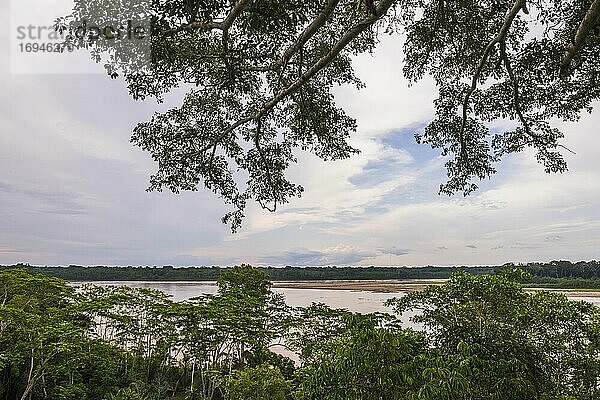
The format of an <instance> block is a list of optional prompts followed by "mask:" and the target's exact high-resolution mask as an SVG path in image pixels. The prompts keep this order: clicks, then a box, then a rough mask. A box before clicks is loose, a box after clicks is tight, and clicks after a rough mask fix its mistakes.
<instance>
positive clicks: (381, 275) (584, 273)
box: [0, 261, 600, 289]
mask: <svg viewBox="0 0 600 400" xmlns="http://www.w3.org/2000/svg"><path fill="white" fill-rule="evenodd" d="M10 268H23V269H26V270H28V271H30V272H35V273H42V274H47V275H50V276H54V277H57V278H61V279H65V280H69V281H216V280H217V279H218V278H219V276H220V274H221V270H222V268H220V267H216V266H213V267H183V268H173V267H172V266H163V267H122V268H115V267H106V266H94V267H83V266H78V265H70V266H68V267H39V266H31V265H28V264H18V265H12V266H0V271H2V270H3V269H4V270H5V269H10ZM513 268H520V269H523V270H525V271H526V272H528V273H529V274H530V275H531V276H530V278H529V279H527V280H526V281H524V282H523V284H524V285H525V286H530V287H531V286H536V287H546V288H565V289H570V288H572V289H600V262H598V261H580V262H577V263H572V262H570V261H552V262H549V263H529V264H514V263H510V264H505V265H502V266H480V267H464V266H463V267H460V266H456V267H443V266H427V267H419V268H414V267H335V266H329V267H290V266H288V267H285V268H275V267H263V268H258V269H260V270H261V271H262V272H264V273H266V274H267V276H268V277H269V279H270V280H272V281H305V280H367V279H374V280H386V279H448V278H449V277H450V275H452V274H453V273H455V272H460V271H462V272H469V273H471V274H476V275H479V274H498V273H502V271H503V270H505V269H513Z"/></svg>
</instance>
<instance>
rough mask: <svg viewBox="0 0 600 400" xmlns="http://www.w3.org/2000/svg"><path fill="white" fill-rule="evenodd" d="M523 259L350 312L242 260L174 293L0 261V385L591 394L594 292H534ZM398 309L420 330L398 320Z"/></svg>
mask: <svg viewBox="0 0 600 400" xmlns="http://www.w3.org/2000/svg"><path fill="white" fill-rule="evenodd" d="M524 274H526V273H525V272H524V271H522V270H510V273H508V272H507V271H505V272H503V273H499V274H496V275H472V274H468V273H464V272H457V273H455V274H453V275H452V276H451V277H450V279H449V280H448V281H447V282H445V283H444V284H442V285H432V286H428V287H427V288H426V289H425V290H423V291H421V292H414V293H411V294H408V295H406V296H404V297H400V298H397V299H393V300H390V301H389V302H388V306H390V313H376V314H357V313H351V312H349V311H347V310H340V309H332V308H329V307H328V306H326V305H324V304H312V305H311V306H309V307H302V308H292V307H289V306H288V305H286V304H285V302H284V298H283V297H282V295H281V294H277V293H274V292H273V291H272V290H271V283H270V281H269V278H268V276H267V275H266V273H265V272H264V270H259V269H256V268H252V267H250V266H240V267H234V268H228V269H223V270H221V275H220V277H219V279H218V282H217V285H218V291H217V293H216V294H214V295H203V296H200V297H197V298H194V299H190V300H187V301H183V302H175V301H173V300H172V299H170V298H169V296H167V295H166V294H164V293H162V292H160V291H156V290H150V289H137V288H131V287H127V286H108V287H107V286H94V285H84V286H81V287H79V288H77V289H76V288H74V287H73V286H71V285H69V284H68V283H67V282H66V281H63V280H60V279H58V278H54V277H49V276H47V275H42V274H34V273H31V272H28V271H27V270H24V269H4V270H1V271H0V399H2V400H14V399H17V400H164V399H173V400H382V399H386V400H387V399H395V400H440V399H452V400H455V399H456V400H490V399H511V400H593V399H598V398H600V381H599V380H598V377H599V376H600V308H598V307H596V306H594V305H593V304H591V303H586V302H576V301H570V300H568V299H567V298H566V297H565V296H564V295H561V294H556V293H549V292H543V291H540V292H535V293H527V292H525V291H524V290H523V288H522V286H521V284H519V283H518V281H517V280H518V279H522V278H523V276H524ZM407 311H410V312H411V313H412V314H413V315H414V314H415V312H416V314H417V317H414V320H415V322H419V323H421V324H422V325H423V326H424V327H425V329H424V330H422V331H416V330H412V329H407V328H405V327H403V325H402V322H401V319H400V316H401V315H402V314H403V313H405V312H407ZM282 348H285V349H287V352H281V351H279V352H277V353H276V352H274V351H273V350H274V349H282ZM292 355H295V356H294V357H292Z"/></svg>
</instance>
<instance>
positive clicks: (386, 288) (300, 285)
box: [273, 279, 600, 298]
mask: <svg viewBox="0 0 600 400" xmlns="http://www.w3.org/2000/svg"><path fill="white" fill-rule="evenodd" d="M443 282H444V280H443V279H432V280H385V281H377V280H371V281H369V280H365V281H348V280H323V281H276V282H273V287H276V288H292V289H328V290H357V291H369V292H376V293H398V292H405V293H408V292H416V291H420V290H423V289H424V288H425V286H427V285H439V284H441V283H443ZM526 290H528V291H537V290H548V291H551V292H555V293H563V294H565V295H567V296H569V297H597V298H600V292H599V291H595V292H588V291H585V290H579V289H572V290H571V289H538V288H527V289H526Z"/></svg>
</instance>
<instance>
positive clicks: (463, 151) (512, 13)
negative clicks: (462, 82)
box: [458, 0, 600, 162]
mask: <svg viewBox="0 0 600 400" xmlns="http://www.w3.org/2000/svg"><path fill="white" fill-rule="evenodd" d="M597 1H600V0H597ZM523 9H526V2H525V0H516V1H515V4H514V5H513V7H512V8H511V9H510V10H509V11H508V13H507V14H506V18H505V19H504V23H503V24H502V27H501V28H500V32H498V35H496V37H495V38H494V39H493V40H492V41H490V42H489V43H488V45H487V46H486V48H485V50H484V51H483V55H482V56H481V60H480V61H479V65H478V66H477V69H476V70H475V74H474V75H473V79H472V80H471V87H470V88H469V90H468V91H467V93H466V94H465V98H464V100H463V105H462V108H463V112H462V123H461V127H460V131H459V135H458V138H459V141H460V158H461V159H462V160H464V161H465V162H466V161H467V159H468V155H467V145H466V142H465V137H464V134H465V127H466V124H467V118H468V108H469V102H470V100H471V96H472V95H473V93H474V92H475V90H477V84H478V82H479V79H480V77H481V74H482V72H483V68H484V67H485V64H486V62H487V60H488V58H489V56H490V54H491V53H492V50H493V49H494V47H495V46H496V45H497V44H499V43H502V42H504V41H505V40H506V36H507V35H508V31H509V30H510V27H511V26H512V23H513V21H514V20H515V18H516V17H517V15H518V14H519V12H520V11H521V10H523Z"/></svg>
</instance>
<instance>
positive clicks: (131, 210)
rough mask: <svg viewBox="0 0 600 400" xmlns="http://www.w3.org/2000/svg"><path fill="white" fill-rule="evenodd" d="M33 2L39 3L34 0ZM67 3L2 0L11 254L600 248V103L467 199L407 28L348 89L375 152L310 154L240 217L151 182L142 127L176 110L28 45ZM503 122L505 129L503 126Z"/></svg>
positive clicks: (438, 258)
mask: <svg viewBox="0 0 600 400" xmlns="http://www.w3.org/2000/svg"><path fill="white" fill-rule="evenodd" d="M32 5H33V7H32ZM68 6H69V2H68V0H44V1H42V0H11V1H10V2H7V1H3V2H2V3H1V4H0V22H1V25H2V27H3V28H2V29H1V30H0V60H1V61H0V264H12V263H17V262H27V263H31V264H36V265H68V264H80V265H176V266H187V265H233V264H239V263H242V262H243V263H250V264H254V265H299V266H306V265H483V264H491V265H499V264H502V263H505V262H531V261H550V260H554V259H567V260H572V261H579V260H592V259H598V258H599V256H598V252H599V249H600V184H599V183H600V157H598V156H597V154H598V137H597V134H598V126H599V125H600V112H596V113H595V114H592V115H588V114H585V115H584V116H583V117H582V119H581V121H579V122H578V123H568V124H565V123H559V124H558V125H557V126H558V127H560V128H561V129H562V130H563V131H564V133H565V140H564V142H563V143H564V145H566V146H567V147H569V148H570V149H572V150H573V151H574V152H575V153H576V154H571V153H565V154H564V155H565V158H566V159H567V161H568V163H569V168H570V170H569V171H568V172H567V173H564V174H560V175H548V174H546V173H544V171H543V167H542V166H540V165H539V164H537V163H536V161H535V155H534V154H532V153H531V152H526V153H522V154H519V155H514V156H510V157H508V158H506V159H505V160H504V161H503V162H502V163H501V164H499V165H497V168H498V173H497V174H496V175H494V176H493V177H492V178H491V179H490V180H486V181H485V182H483V183H482V184H481V187H480V189H479V190H478V191H477V192H476V193H474V194H473V195H471V196H469V197H462V196H460V195H457V196H453V197H448V196H445V195H444V196H439V195H438V188H439V185H440V183H443V182H444V179H445V172H444V169H443V164H444V160H443V159H442V158H441V157H440V156H439V152H437V151H434V150H432V149H431V148H428V147H426V146H420V145H417V144H416V143H415V141H414V137H413V135H414V133H416V132H419V130H421V129H422V128H423V127H424V126H425V125H426V124H427V122H428V121H429V120H431V119H432V116H433V105H432V101H433V100H434V99H435V97H436V88H435V86H434V85H433V83H432V82H431V81H430V80H425V81H422V82H420V83H418V84H415V85H412V86H411V87H409V85H408V83H407V81H406V80H405V79H404V78H403V77H402V74H401V70H402V40H401V38H400V37H398V36H393V37H389V38H385V39H384V40H383V41H382V43H381V44H380V45H379V47H378V48H377V51H375V53H374V54H373V55H363V56H360V57H358V58H357V59H355V67H356V71H357V74H358V76H359V77H360V78H361V79H362V80H363V81H364V83H366V85H367V87H366V88H365V89H362V90H356V89H354V88H350V87H341V88H337V89H336V91H335V96H336V101H337V102H338V104H339V105H341V106H342V107H343V108H344V109H345V110H346V111H347V113H348V114H349V115H351V116H353V117H355V118H356V119H357V122H358V126H359V129H358V132H357V133H356V134H355V135H354V136H353V137H352V139H351V144H352V145H354V146H355V147H357V148H358V149H360V150H361V154H360V155H358V156H354V157H352V158H350V159H348V160H343V161H335V162H323V161H320V160H319V159H317V158H316V157H314V156H311V155H309V154H302V153H299V157H298V164H297V165H294V166H292V167H291V168H290V170H289V176H290V177H291V178H292V180H293V181H294V182H296V183H299V184H301V185H303V186H304V188H305V194H304V196H303V197H302V198H300V199H294V200H293V201H292V202H291V203H290V204H288V205H286V206H283V207H281V208H280V209H279V210H278V212H277V213H274V214H273V213H269V212H267V211H264V210H261V209H260V208H259V207H257V206H256V205H251V206H250V207H249V208H248V209H247V213H246V214H247V217H246V219H245V221H244V225H243V227H242V229H240V230H239V231H238V233H236V234H231V232H230V230H229V227H228V226H226V225H223V224H222V223H221V222H220V219H221V216H222V215H223V214H224V213H225V212H227V211H228V208H227V207H226V206H224V205H223V203H222V201H221V200H220V199H219V198H218V197H216V196H215V195H213V194H212V193H210V192H207V191H206V190H203V189H201V190H199V191H198V192H192V193H182V194H180V195H174V194H171V193H168V192H163V193H156V192H150V193H149V192H147V191H146V190H145V189H146V188H147V186H148V179H149V176H150V175H151V174H152V173H153V172H154V171H155V169H156V165H154V163H153V161H152V160H151V159H150V157H149V156H148V154H146V153H144V152H143V151H141V150H140V149H139V148H137V147H134V146H133V145H132V144H131V143H130V142H129V138H130V136H131V133H132V129H133V127H134V126H135V125H136V123H137V122H140V121H145V120H148V119H149V118H151V116H152V114H153V113H154V112H156V111H161V110H166V109H168V108H172V107H176V106H177V105H178V104H180V102H181V100H182V95H183V92H182V91H176V92H175V93H172V94H171V95H169V96H168V97H167V99H166V101H165V102H164V103H163V104H157V103H156V102H155V101H146V102H136V101H134V100H132V99H131V98H130V96H129V94H128V92H127V89H126V87H125V85H124V83H123V82H122V81H121V80H111V79H110V78H109V77H108V76H106V74H105V73H104V71H103V69H102V66H101V65H98V64H95V63H93V62H92V61H90V60H89V57H88V56H87V55H86V54H83V53H78V54H72V55H68V56H63V55H52V54H46V55H42V54H24V53H21V52H20V51H19V50H20V43H26V41H19V40H18V30H17V28H18V27H19V26H23V25H28V24H36V25H40V26H43V25H44V23H45V22H44V21H48V23H50V21H52V19H53V16H58V15H60V14H61V13H62V11H61V10H64V11H65V12H66V11H68ZM498 128H501V126H499V127H498Z"/></svg>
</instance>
